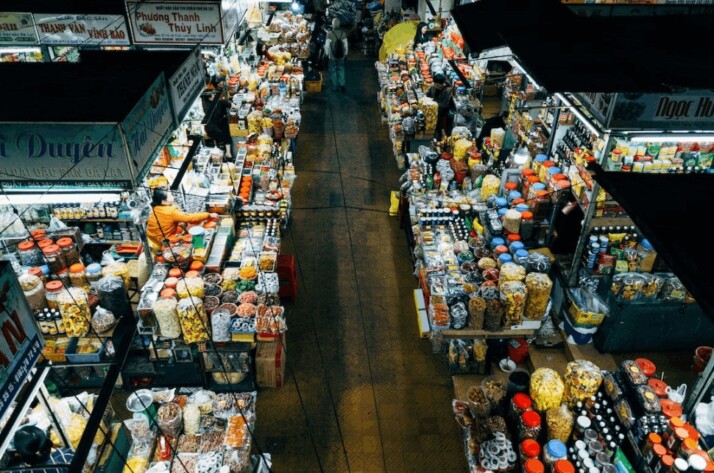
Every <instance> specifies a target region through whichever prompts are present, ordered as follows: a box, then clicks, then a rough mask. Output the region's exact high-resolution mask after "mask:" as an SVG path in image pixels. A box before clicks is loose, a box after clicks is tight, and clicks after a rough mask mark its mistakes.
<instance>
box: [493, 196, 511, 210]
mask: <svg viewBox="0 0 714 473" xmlns="http://www.w3.org/2000/svg"><path fill="white" fill-rule="evenodd" d="M495 203H496V207H499V208H501V207H505V206H507V205H508V201H507V200H506V199H505V198H504V197H497V198H496V202H495Z"/></svg>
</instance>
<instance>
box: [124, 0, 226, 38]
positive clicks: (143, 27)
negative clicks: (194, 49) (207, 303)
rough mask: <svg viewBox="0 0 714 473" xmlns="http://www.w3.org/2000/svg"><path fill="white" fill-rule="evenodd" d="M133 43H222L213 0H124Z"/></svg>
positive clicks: (219, 24) (216, 10)
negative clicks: (204, 0)
mask: <svg viewBox="0 0 714 473" xmlns="http://www.w3.org/2000/svg"><path fill="white" fill-rule="evenodd" d="M127 14H128V17H129V22H130V23H131V30H132V35H133V37H134V43H136V44H223V32H222V27H221V7H220V4H219V3H218V2H216V3H178V2H127Z"/></svg>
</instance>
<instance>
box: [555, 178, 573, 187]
mask: <svg viewBox="0 0 714 473" xmlns="http://www.w3.org/2000/svg"><path fill="white" fill-rule="evenodd" d="M555 185H556V186H557V187H558V189H565V188H567V187H570V181H569V180H567V179H563V180H561V181H558V182H556V183H555Z"/></svg>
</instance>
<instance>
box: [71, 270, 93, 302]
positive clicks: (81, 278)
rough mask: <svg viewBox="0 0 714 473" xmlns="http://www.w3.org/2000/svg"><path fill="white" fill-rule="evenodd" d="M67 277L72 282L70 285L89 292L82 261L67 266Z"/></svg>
mask: <svg viewBox="0 0 714 473" xmlns="http://www.w3.org/2000/svg"><path fill="white" fill-rule="evenodd" d="M69 279H70V281H71V282H72V287H78V288H80V289H82V290H83V291H84V292H86V293H87V294H89V290H90V285H89V280H88V279H87V271H86V269H85V267H84V265H83V264H82V263H75V264H73V265H72V266H70V267H69Z"/></svg>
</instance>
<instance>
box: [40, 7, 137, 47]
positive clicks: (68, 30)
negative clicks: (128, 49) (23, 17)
mask: <svg viewBox="0 0 714 473" xmlns="http://www.w3.org/2000/svg"><path fill="white" fill-rule="evenodd" d="M35 22H36V23H37V31H38V32H39V33H40V43H42V44H51V45H63V46H71V45H77V44H81V45H88V46H92V45H100V44H101V45H102V46H128V45H129V44H131V43H130V42H129V31H128V29H127V26H126V22H125V21H124V16H123V15H56V14H45V13H42V14H36V15H35Z"/></svg>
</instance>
